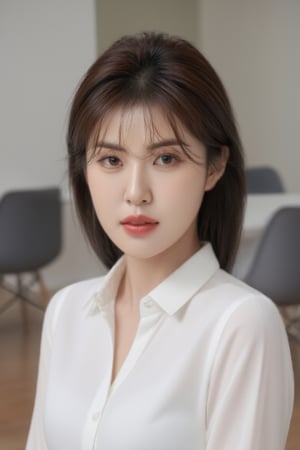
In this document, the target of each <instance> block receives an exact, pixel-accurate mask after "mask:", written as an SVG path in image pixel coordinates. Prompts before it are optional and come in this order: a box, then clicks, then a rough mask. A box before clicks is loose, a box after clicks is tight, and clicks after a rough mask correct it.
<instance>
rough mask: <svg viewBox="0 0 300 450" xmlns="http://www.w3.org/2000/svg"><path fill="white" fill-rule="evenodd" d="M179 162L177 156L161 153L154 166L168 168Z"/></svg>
mask: <svg viewBox="0 0 300 450" xmlns="http://www.w3.org/2000/svg"><path fill="white" fill-rule="evenodd" d="M178 161H179V158H178V156H177V155H173V154H171V153H163V154H162V155H159V157H158V158H156V160H155V164H158V165H160V166H169V165H172V164H174V163H176V162H178Z"/></svg>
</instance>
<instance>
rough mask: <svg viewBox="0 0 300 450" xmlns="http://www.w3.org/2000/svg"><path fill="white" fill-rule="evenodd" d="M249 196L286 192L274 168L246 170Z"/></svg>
mask: <svg viewBox="0 0 300 450" xmlns="http://www.w3.org/2000/svg"><path fill="white" fill-rule="evenodd" d="M246 184H247V192H248V194H271V193H274V194H275V193H280V192H284V191H285V189H284V185H283V182H282V180H281V178H280V175H279V173H278V172H277V171H276V170H275V169H273V168H272V167H252V168H247V169H246Z"/></svg>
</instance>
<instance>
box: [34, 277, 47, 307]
mask: <svg viewBox="0 0 300 450" xmlns="http://www.w3.org/2000/svg"><path fill="white" fill-rule="evenodd" d="M36 277H37V282H38V284H39V288H40V294H41V299H42V302H43V304H44V306H47V304H48V302H49V300H50V292H49V290H48V288H47V286H46V284H45V281H44V278H43V276H42V274H41V273H40V272H37V273H36Z"/></svg>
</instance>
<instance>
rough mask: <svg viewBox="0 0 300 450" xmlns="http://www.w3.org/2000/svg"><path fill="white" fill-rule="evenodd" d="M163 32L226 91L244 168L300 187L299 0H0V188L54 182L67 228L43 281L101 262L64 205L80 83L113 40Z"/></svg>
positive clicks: (90, 269) (80, 274) (61, 281)
mask: <svg viewBox="0 0 300 450" xmlns="http://www.w3.org/2000/svg"><path fill="white" fill-rule="evenodd" d="M141 30H157V31H165V32H169V33H171V34H176V35H180V36H182V37H184V38H187V39H188V40H190V41H191V42H193V43H194V44H195V45H196V46H197V47H198V48H199V49H200V50H201V51H202V52H203V53H204V54H205V55H206V56H207V58H208V59H209V60H210V62H211V63H212V64H213V66H214V67H215V69H216V70H217V72H218V73H219V75H220V77H221V79H222V80H223V82H224V84H225V86H226V88H227V90H228V93H229V96H230V98H231V101H232V104H233V107H234V110H235V113H236V117H237V120H238V124H239V128H240V132H241V136H242V140H243V143H244V147H245V153H246V162H247V165H249V166H256V165H264V164H271V165H272V166H273V167H274V168H275V169H277V170H278V171H279V172H280V174H281V176H282V178H283V181H284V184H285V188H286V189H287V191H290V192H299V191H300V177H299V167H300V152H299V141H298V131H299V126H300V119H299V118H300V89H299V79H300V52H299V43H300V2H299V1H298V0H285V1H284V0H253V1H251V2H249V1H246V0H242V1H241V0H226V1H225V2H224V1H223V0H152V1H151V2H149V1H146V0H127V1H122V0H96V1H94V0H72V1H71V0H53V1H51V2H48V1H46V0H27V1H26V2H21V1H18V0H1V3H0V54H1V71H0V98H1V102H0V124H1V125H0V126H1V150H0V155H1V156H0V196H1V194H3V193H4V192H5V191H8V190H11V189H16V188H20V189H24V188H35V187H43V186H49V185H59V186H60V187H61V189H62V191H63V201H64V205H63V206H64V221H65V229H64V231H65V236H64V250H63V252H62V253H61V256H60V258H59V259H58V260H57V261H56V262H55V264H54V265H51V266H50V267H49V268H46V269H45V277H46V280H47V282H48V283H49V284H50V286H51V288H53V289H56V288H57V287H60V286H63V285H65V284H66V283H69V282H72V281H75V280H78V279H79V278H85V277H88V276H93V275H94V274H97V273H98V272H99V270H100V271H101V270H103V268H102V267H101V266H99V264H98V263H96V261H95V259H94V257H93V255H92V254H91V253H90V252H89V251H88V250H87V248H86V245H85V243H84V242H83V241H82V238H81V235H80V233H79V231H78V227H77V223H76V219H75V218H74V215H73V214H72V208H71V206H70V202H69V193H68V181H67V176H66V145H65V133H66V123H67V117H68V111H69V106H70V102H71V99H72V96H73V94H74V91H75V89H76V86H77V85H78V83H79V80H80V79H81V77H82V76H83V74H84V73H85V71H86V70H87V68H88V67H89V65H90V64H91V63H92V62H93V61H94V60H95V58H96V57H97V55H98V54H99V53H100V52H102V51H103V50H104V49H105V48H106V47H107V46H108V45H110V44H111V43H112V42H113V41H114V40H115V39H116V38H118V37H119V36H121V35H123V34H126V33H132V32H137V31H141Z"/></svg>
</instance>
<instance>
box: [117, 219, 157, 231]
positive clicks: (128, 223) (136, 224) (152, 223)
mask: <svg viewBox="0 0 300 450" xmlns="http://www.w3.org/2000/svg"><path fill="white" fill-rule="evenodd" d="M120 224H121V225H122V226H123V228H124V229H125V231H127V233H129V234H132V235H135V236H140V235H143V234H147V233H149V232H150V231H153V230H154V229H155V228H156V227H157V226H158V224H159V222H158V221H157V220H155V219H152V218H151V217H147V216H143V215H138V216H128V217H125V218H124V219H122V220H121V222H120Z"/></svg>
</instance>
